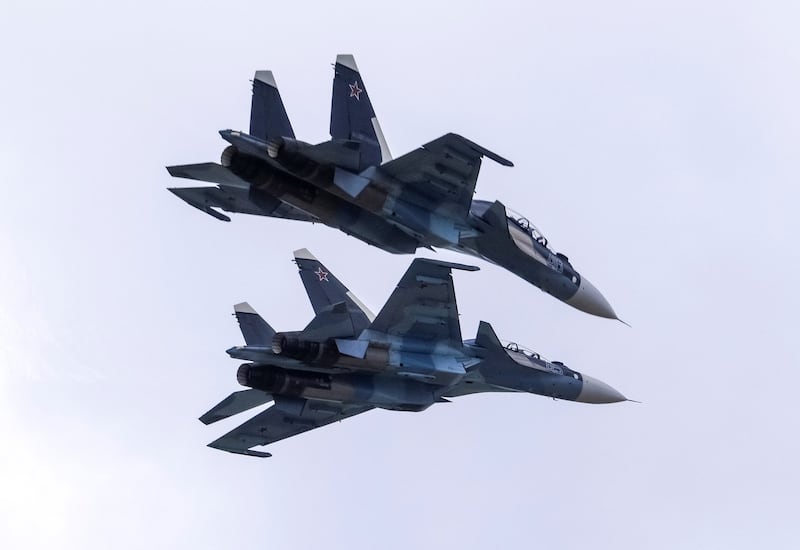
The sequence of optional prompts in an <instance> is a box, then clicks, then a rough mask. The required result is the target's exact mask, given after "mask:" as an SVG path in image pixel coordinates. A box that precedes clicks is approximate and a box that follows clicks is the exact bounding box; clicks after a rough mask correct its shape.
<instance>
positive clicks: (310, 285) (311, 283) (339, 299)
mask: <svg viewBox="0 0 800 550" xmlns="http://www.w3.org/2000/svg"><path fill="white" fill-rule="evenodd" d="M294 261H295V263H296V264H297V267H298V268H299V269H300V279H302V281H303V286H305V287H306V292H307V293H308V299H309V300H310V301H311V307H313V308H314V313H316V314H317V315H319V314H320V313H321V312H323V311H328V310H330V308H331V307H332V306H334V305H336V304H340V303H344V304H346V307H347V312H348V313H349V314H350V317H351V319H352V322H353V327H354V329H355V330H356V332H360V331H361V330H363V329H365V328H367V327H368V326H369V325H370V324H371V323H372V320H373V319H374V318H375V315H374V314H373V313H372V312H371V311H370V310H369V308H367V306H365V305H364V304H363V303H362V302H361V300H359V299H358V298H357V297H356V296H355V295H354V294H353V293H352V292H350V291H349V290H348V289H347V287H346V286H344V285H343V284H342V283H341V282H340V281H339V279H337V278H336V277H335V276H334V274H333V273H331V272H330V270H329V269H328V268H326V267H325V266H324V265H322V262H320V261H319V260H318V259H317V258H315V257H314V255H313V254H312V253H311V252H309V251H308V250H307V249H305V248H303V249H300V250H295V252H294Z"/></svg>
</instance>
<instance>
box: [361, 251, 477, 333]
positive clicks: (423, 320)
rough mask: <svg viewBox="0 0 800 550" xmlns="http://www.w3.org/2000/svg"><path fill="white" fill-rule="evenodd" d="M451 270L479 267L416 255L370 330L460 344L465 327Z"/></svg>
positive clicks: (475, 269)
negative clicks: (461, 322)
mask: <svg viewBox="0 0 800 550" xmlns="http://www.w3.org/2000/svg"><path fill="white" fill-rule="evenodd" d="M451 269H463V270H466V271H477V270H478V268H477V267H475V266H470V265H462V264H453V263H449V262H442V261H438V260H429V259H427V258H416V259H415V260H414V261H413V262H411V266H409V268H408V270H407V271H406V273H405V275H403V278H402V279H400V282H399V283H398V284H397V288H396V289H395V290H394V292H393V293H392V295H391V296H390V297H389V300H387V302H386V304H385V305H384V306H383V309H381V311H380V313H378V316H377V317H376V318H375V321H374V322H373V323H372V325H370V327H369V330H371V331H376V332H382V333H385V334H390V335H396V336H406V337H410V338H416V339H418V340H422V341H429V342H431V343H432V344H433V343H435V342H440V341H450V342H452V343H454V344H457V345H459V346H460V345H461V326H460V324H459V322H458V306H457V305H456V293H455V288H454V287H453V278H452V276H451V273H450V270H451Z"/></svg>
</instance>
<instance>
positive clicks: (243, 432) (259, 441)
mask: <svg viewBox="0 0 800 550" xmlns="http://www.w3.org/2000/svg"><path fill="white" fill-rule="evenodd" d="M370 409H372V407H371V406H368V405H345V404H337V403H330V402H325V403H321V402H319V401H316V402H315V401H310V400H306V399H297V398H294V397H284V396H276V397H275V404H274V405H273V406H272V407H270V408H268V409H267V410H265V411H262V412H261V413H259V414H257V415H256V416H254V417H253V418H251V419H250V420H248V421H247V422H245V423H244V424H242V425H241V426H238V427H236V428H234V429H233V430H231V431H230V432H228V433H227V434H225V435H223V436H222V437H220V438H219V439H217V440H216V441H213V442H212V443H209V445H208V446H209V447H213V448H215V449H220V450H222V451H228V452H229V453H236V454H242V455H249V456H259V457H268V456H272V455H271V454H270V453H265V452H262V451H253V450H251V447H255V446H258V445H267V444H269V443H274V442H275V441H280V440H281V439H286V438H287V437H292V436H295V435H297V434H301V433H303V432H307V431H309V430H313V429H315V428H319V427H321V426H325V425H327V424H330V423H332V422H338V421H340V420H344V419H345V418H349V417H351V416H355V415H357V414H361V413H362V412H366V411H368V410H370Z"/></svg>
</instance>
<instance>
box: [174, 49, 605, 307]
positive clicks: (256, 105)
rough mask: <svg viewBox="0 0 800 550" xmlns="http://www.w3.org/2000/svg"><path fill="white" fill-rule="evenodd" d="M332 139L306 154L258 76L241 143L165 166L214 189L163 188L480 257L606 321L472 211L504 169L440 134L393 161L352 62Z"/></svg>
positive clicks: (580, 284) (385, 245)
mask: <svg viewBox="0 0 800 550" xmlns="http://www.w3.org/2000/svg"><path fill="white" fill-rule="evenodd" d="M330 134H331V138H332V139H331V140H329V141H326V142H323V143H319V144H316V145H312V144H310V143H306V142H303V141H299V140H297V139H296V138H295V134H294V130H293V129H292V125H291V123H290V122H289V117H288V116H287V114H286V110H285V108H284V105H283V101H282V100H281V96H280V93H279V92H278V87H277V85H276V83H275V78H274V76H273V75H272V73H271V72H270V71H257V72H256V73H255V78H254V79H253V97H252V105H251V111H250V131H249V134H248V133H244V132H240V131H234V130H222V131H220V135H221V136H222V138H223V139H224V140H225V141H227V142H228V143H230V145H229V146H228V147H227V148H226V149H225V150H224V151H223V152H222V158H221V161H220V163H219V164H217V163H202V164H189V165H182V166H169V167H167V170H168V171H169V173H170V174H171V175H172V176H174V177H179V178H187V179H191V180H199V181H204V182H210V183H214V184H216V185H217V186H216V187H190V188H173V189H170V191H172V192H173V193H175V194H176V195H177V196H178V197H180V198H181V199H183V200H184V201H186V202H187V203H189V204H190V205H192V206H194V207H196V208H198V209H200V210H202V211H204V212H206V213H208V214H210V215H211V216H213V217H215V218H217V219H219V220H223V221H230V217H228V216H227V215H225V214H223V213H222V212H220V211H219V210H220V209H221V210H224V211H226V212H240V213H245V214H254V215H259V216H269V217H274V218H286V219H292V220H299V221H306V222H312V223H315V222H318V223H323V224H325V225H327V226H329V227H333V228H336V229H340V230H341V231H343V232H345V233H347V234H348V235H352V236H353V237H356V238H358V239H360V240H362V241H364V242H366V243H368V244H371V245H374V246H377V247H378V248H382V249H383V250H386V251H388V252H392V253H396V254H413V253H414V252H415V251H416V250H417V248H420V247H426V248H431V249H434V248H444V249H448V250H455V251H457V252H462V253H466V254H470V255H472V256H477V257H479V258H483V259H484V260H487V261H489V262H492V263H495V264H497V265H499V266H502V267H504V268H506V269H508V270H509V271H511V272H512V273H516V274H517V275H518V276H520V277H522V278H523V279H525V280H526V281H528V282H530V283H532V284H534V285H536V286H537V287H539V288H540V289H541V290H543V291H545V292H547V293H549V294H552V295H553V296H555V297H556V298H558V299H559V300H561V301H563V302H565V303H567V304H569V305H571V306H573V307H575V308H577V309H579V310H581V311H585V312H587V313H591V314H593V315H598V316H600V317H607V318H610V319H616V318H617V315H616V314H615V313H614V310H613V308H612V307H611V306H610V305H609V303H608V301H606V299H605V298H604V297H603V295H602V294H601V293H600V292H599V291H598V290H597V289H596V288H595V287H594V286H593V285H592V284H591V283H590V282H589V281H588V280H587V279H586V277H583V276H582V275H580V274H579V273H578V271H577V270H576V269H575V268H574V267H573V266H572V264H571V263H570V262H569V259H568V258H567V256H565V255H564V254H562V253H560V252H555V251H553V250H552V249H551V248H550V247H549V246H548V242H547V239H545V237H544V236H543V235H542V233H541V232H540V231H539V230H538V229H537V228H536V227H535V226H534V225H533V224H532V223H531V222H530V221H529V220H528V219H526V218H524V217H523V216H520V215H518V214H515V213H514V212H513V211H511V210H510V209H507V208H506V207H505V206H504V205H503V204H502V203H501V202H500V201H495V202H488V201H483V200H472V196H473V193H474V191H475V184H476V182H477V179H478V172H479V170H480V167H481V159H482V158H483V157H487V158H489V159H491V160H493V161H495V162H498V163H500V164H501V165H503V166H513V164H512V163H511V162H510V161H508V160H506V159H504V158H503V157H501V156H499V155H497V154H495V153H492V152H491V151H489V150H488V149H486V148H484V147H481V146H480V145H477V144H476V143H474V142H472V141H470V140H468V139H466V138H464V137H461V136H459V135H457V134H452V133H451V134H447V135H444V136H442V137H440V138H438V139H435V140H433V141H431V142H429V143H426V144H425V145H423V146H422V147H420V148H419V149H416V150H414V151H411V152H410V153H407V154H405V155H403V156H401V157H398V158H396V159H392V156H391V154H390V153H389V148H388V146H387V144H386V140H385V138H384V136H383V132H382V131H381V127H380V124H379V123H378V119H377V117H376V116H375V110H374V109H373V107H372V102H371V101H370V97H369V94H368V93H367V88H366V86H365V84H364V80H363V78H362V77H361V74H360V72H359V70H358V67H357V66H356V62H355V59H354V58H353V56H352V55H339V56H338V57H337V59H336V64H335V65H334V79H333V96H332V105H331V122H330Z"/></svg>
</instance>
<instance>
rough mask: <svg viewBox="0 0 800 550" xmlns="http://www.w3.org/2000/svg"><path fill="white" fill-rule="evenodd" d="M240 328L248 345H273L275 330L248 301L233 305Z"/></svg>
mask: <svg viewBox="0 0 800 550" xmlns="http://www.w3.org/2000/svg"><path fill="white" fill-rule="evenodd" d="M233 312H234V315H236V320H237V321H239V328H240V329H241V331H242V335H243V336H244V341H245V343H247V345H248V346H267V347H269V346H271V345H272V337H273V336H275V330H274V329H273V328H272V327H271V326H269V323H267V322H266V321H265V320H264V319H263V318H262V317H261V315H259V314H258V312H256V310H254V309H253V308H252V307H251V306H250V304H248V303H247V302H242V303H241V304H236V305H235V306H233Z"/></svg>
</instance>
